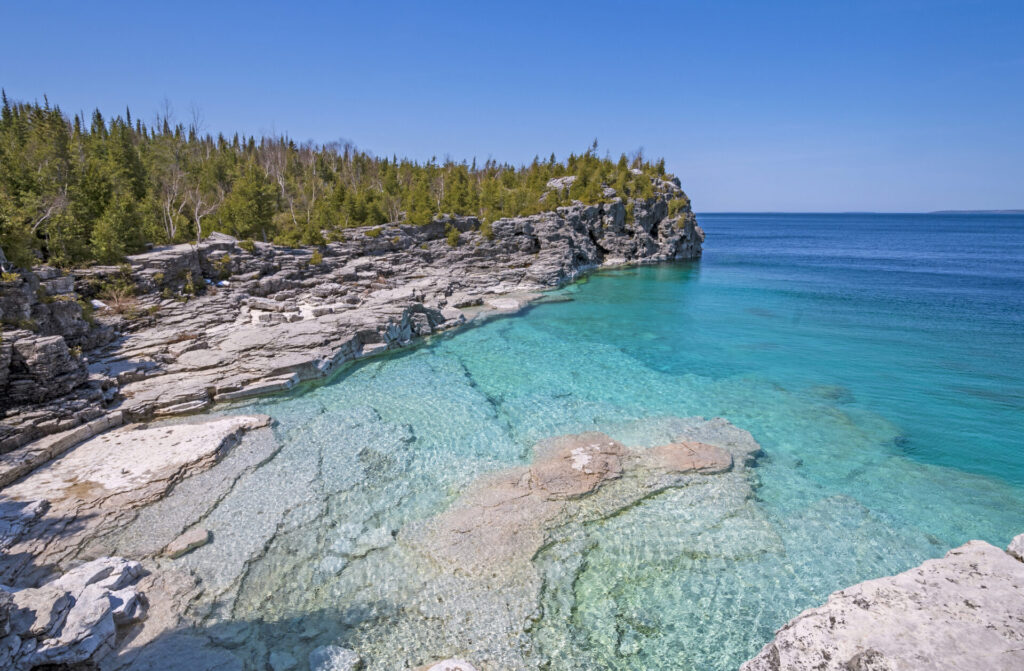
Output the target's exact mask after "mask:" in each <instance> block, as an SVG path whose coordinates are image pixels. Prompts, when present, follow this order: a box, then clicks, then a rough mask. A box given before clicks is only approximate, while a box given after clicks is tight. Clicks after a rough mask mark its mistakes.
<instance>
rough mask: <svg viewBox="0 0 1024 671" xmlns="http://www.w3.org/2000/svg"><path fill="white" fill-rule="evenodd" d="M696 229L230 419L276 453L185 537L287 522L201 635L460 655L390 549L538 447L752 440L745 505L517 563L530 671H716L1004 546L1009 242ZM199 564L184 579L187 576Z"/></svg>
mask: <svg viewBox="0 0 1024 671" xmlns="http://www.w3.org/2000/svg"><path fill="white" fill-rule="evenodd" d="M700 221H701V224H702V225H703V226H704V228H705V229H706V230H707V231H708V241H707V244H706V246H705V256H704V258H703V259H702V260H701V261H699V262H694V263H686V264H678V265H664V266H655V267H642V268H634V269H626V270H620V271H613V272H607V273H597V274H594V275H591V276H590V277H589V278H587V279H586V280H584V281H582V282H580V283H577V284H575V285H572V286H570V287H567V288H564V289H562V290H560V291H558V292H556V294H555V295H556V296H557V297H560V298H564V299H568V300H565V301H562V302H552V303H547V304H541V305H537V306H535V307H534V308H532V309H531V310H530V311H529V312H528V313H526V314H524V315H521V316H517V317H513V318H506V319H501V320H497V321H493V322H490V323H487V324H485V325H483V326H481V327H478V328H473V329H469V330H465V331H462V332H458V333H455V334H453V335H450V336H446V337H442V338H437V339H434V340H432V341H431V342H429V343H427V344H426V345H424V346H421V347H418V348H416V349H414V350H411V351H407V352H402V353H399V354H396V355H393V356H390V357H386V358H383V359H379V360H372V361H369V362H366V363H363V364H361V365H359V366H356V367H353V368H351V369H349V370H347V371H344V372H343V373H342V374H340V375H338V376H337V377H335V378H334V379H332V380H331V381H330V382H328V383H326V384H322V385H318V386H313V387H306V388H302V389H300V390H298V391H296V392H294V393H292V394H290V395H287V396H282V397H276V398H271V399H263V400H260V401H257V402H254V403H251V404H248V405H247V406H244V407H247V408H250V409H254V410H259V411H261V412H267V413H269V414H271V415H273V416H274V417H275V418H276V419H277V420H278V421H279V426H278V428H277V433H278V436H279V438H280V440H281V441H282V443H283V445H284V446H283V448H282V449H281V451H280V452H279V453H278V455H277V457H275V458H274V459H273V460H272V461H270V462H269V463H268V464H267V465H266V466H264V467H263V468H262V469H260V470H258V471H257V472H256V473H253V474H252V475H251V476H248V477H249V478H251V480H252V481H251V483H249V484H247V483H246V482H241V483H240V484H239V486H236V488H235V489H234V490H233V491H232V494H231V495H229V496H227V497H226V498H225V499H224V500H223V501H222V502H220V504H219V507H218V509H217V510H216V511H215V512H214V513H213V514H212V515H211V516H210V517H209V519H208V520H207V524H208V525H209V526H211V527H212V528H213V529H214V538H215V539H219V538H228V537H231V534H232V533H237V534H238V536H239V538H241V536H242V535H243V534H241V532H240V531H238V530H240V529H247V528H248V526H247V525H251V524H250V522H251V520H253V519H255V516H256V515H257V514H264V513H265V511H266V510H267V509H268V507H276V508H278V509H280V510H286V511H287V515H285V517H283V518H282V519H283V521H281V522H280V523H279V524H278V527H277V528H278V530H279V531H278V533H277V535H276V536H275V537H274V538H273V539H272V540H271V541H269V542H267V543H266V548H267V551H266V553H265V554H264V555H262V556H261V557H260V558H259V559H258V560H256V561H253V562H251V564H252V565H251V566H250V567H249V569H248V572H247V574H246V575H245V577H244V579H242V580H241V581H240V582H239V583H237V584H238V585H239V586H238V587H237V596H236V597H232V599H233V600H232V603H231V605H230V607H227V606H224V607H223V608H222V612H223V613H224V615H225V616H226V617H230V618H236V619H257V618H258V619H260V620H261V621H267V622H272V621H276V622H278V623H279V626H277V627H276V628H275V629H274V630H273V632H272V633H270V632H269V631H268V632H265V635H264V639H269V638H273V639H274V641H273V642H272V643H270V644H268V645H270V646H271V647H281V646H285V647H287V646H291V647H292V649H294V650H295V651H296V653H295V656H296V657H297V658H299V659H304V652H305V650H306V648H308V647H309V646H311V645H313V644H323V643H332V642H341V643H342V644H348V645H352V646H353V647H356V648H357V649H359V650H360V651H361V652H363V653H364V654H366V655H367V656H368V657H369V658H370V660H369V661H370V667H371V668H381V669H386V668H399V667H398V666H396V664H397V663H398V662H397V661H396V660H408V659H411V660H412V661H414V662H422V661H426V659H429V658H430V657H431V656H436V657H441V656H448V655H451V654H466V655H472V654H473V652H474V647H473V645H474V644H473V642H472V641H465V640H463V641H461V642H460V641H459V640H454V639H456V638H458V637H456V636H454V635H452V637H451V638H452V640H445V638H444V636H442V635H439V634H437V631H439V630H440V629H439V625H438V624H437V623H438V622H439V621H440V620H443V619H444V616H443V615H438V614H437V613H434V614H432V615H430V616H427V615H424V613H425V608H426V607H425V606H423V605H422V604H423V603H424V602H426V601H427V599H426V597H425V596H424V595H425V594H426V593H427V592H429V591H430V590H431V589H434V588H433V587H431V586H430V585H429V584H428V582H429V581H428V579H427V578H425V577H422V576H421V575H420V573H421V572H420V570H419V569H417V568H410V567H413V566H414V562H413V560H411V559H410V558H409V556H408V553H407V552H406V551H405V550H404V549H403V548H402V547H401V543H397V544H394V543H393V542H392V540H391V539H392V538H393V537H394V536H396V535H397V536H398V537H399V538H401V532H402V529H403V528H405V527H406V525H408V524H409V523H410V522H414V521H416V520H419V519H423V518H426V517H428V516H430V515H433V514H436V513H437V512H439V511H441V510H443V509H444V508H445V507H446V506H448V505H449V504H450V503H451V502H452V501H453V500H454V498H455V497H456V496H457V495H458V493H459V491H460V490H461V489H462V488H463V487H465V485H466V484H468V483H469V482H471V481H472V480H473V479H474V478H476V477H478V476H480V475H481V474H484V473H487V472H489V471H493V470H495V469H499V468H502V467H506V466H509V465H512V464H521V463H525V462H526V461H527V460H528V458H529V454H530V451H529V448H530V446H531V445H532V444H533V443H534V442H536V441H537V440H540V439H542V438H545V437H548V436H552V435H558V434H564V433H576V432H580V431H584V430H592V429H596V430H602V431H606V432H608V433H610V434H611V435H613V436H615V437H618V438H620V439H622V440H624V441H627V442H629V443H630V444H644V443H651V442H657V435H658V433H657V431H656V429H654V428H650V427H656V426H657V424H658V422H659V421H661V420H662V419H663V418H666V417H673V416H675V417H688V416H694V415H703V416H707V417H711V416H721V417H725V418H727V419H729V420H730V421H731V422H733V423H734V424H736V425H738V426H740V427H742V428H745V429H747V430H749V431H750V432H751V433H752V434H753V436H754V437H755V438H756V439H757V440H758V441H759V442H760V444H761V445H762V446H763V448H764V451H765V456H764V457H763V458H762V459H761V460H760V462H759V464H758V466H757V467H756V468H755V469H754V470H753V471H752V475H751V480H750V488H748V489H746V490H743V489H735V488H728V487H714V486H709V487H706V488H699V487H688V488H683V489H681V490H669V491H668V492H666V493H664V494H662V495H660V496H656V497H653V498H651V499H648V500H645V501H644V502H642V503H641V504H640V505H637V506H635V507H633V508H630V509H628V510H627V511H625V512H624V513H622V514H620V515H617V516H615V517H612V518H610V519H608V520H605V521H603V522H602V523H598V524H592V525H589V526H588V527H587V529H586V533H585V534H583V535H582V536H580V537H577V538H575V539H574V540H573V541H572V542H567V543H559V544H554V545H552V546H551V547H549V548H546V549H545V551H543V552H542V553H541V554H540V555H538V557H537V558H536V565H537V567H538V570H539V571H541V573H542V574H543V575H544V576H545V588H544V592H543V594H542V597H541V601H542V605H543V615H542V617H541V618H540V620H539V621H538V622H537V624H536V626H535V627H534V628H533V630H532V633H531V636H532V639H531V640H532V642H533V644H534V645H535V646H536V651H537V655H538V657H539V658H540V659H543V660H548V661H549V662H550V666H549V668H552V669H593V668H610V669H694V670H697V669H700V670H704V669H733V668H736V667H737V666H738V665H739V664H740V663H741V662H742V661H743V660H745V659H747V658H749V657H750V656H752V655H753V654H755V653H756V652H757V651H758V650H759V649H760V647H761V646H762V645H763V644H764V643H766V642H767V641H768V640H769V639H770V638H771V636H772V634H773V631H774V630H775V629H776V628H778V627H779V626H781V625H782V624H784V623H785V622H786V621H788V620H789V619H790V618H792V617H793V616H795V615H796V614H797V613H798V612H800V611H801V610H802V609H804V608H806V607H809V606H813V605H816V604H818V603H820V602H822V601H823V600H824V599H825V598H826V597H827V595H828V594H829V593H830V592H832V591H834V590H836V589H839V588H841V587H844V586H847V585H850V584H852V583H854V582H857V581H860V580H864V579H867V578H871V577H877V576H881V575H886V574H891V573H894V572H898V571H901V570H904V569H907V568H909V567H911V566H913V565H916V564H917V563H919V562H921V561H922V560H924V559H927V558H931V557H937V556H941V555H942V554H943V553H944V552H945V551H946V550H948V549H949V548H951V547H954V546H956V545H959V544H961V543H963V542H965V541H967V540H969V539H972V538H981V539H984V540H987V541H990V542H993V543H995V544H997V545H1005V544H1006V543H1007V542H1008V541H1009V540H1010V538H1011V537H1012V536H1014V535H1015V534H1016V533H1019V532H1024V514H1022V510H1024V508H1022V503H1024V453H1022V450H1024V440H1022V439H1021V436H1022V435H1024V217H1017V216H975V215H971V216H967V215H956V216H933V215H724V214H720V215H704V216H701V217H700ZM644 427H647V428H644ZM259 497H262V498H259ZM257 498H259V502H256V503H254V501H255V500H256V499H257ZM303 511H305V512H303ZM218 525H220V527H218ZM374 538H376V539H377V541H373V539H374ZM367 539H370V540H367ZM380 539H384V540H383V541H381V540H380ZM360 543H362V544H363V545H367V546H368V547H371V550H370V551H368V552H366V553H362V554H361V553H360V552H353V551H352V550H351V546H352V545H353V544H355V545H359V544H360ZM241 544H242V540H239V541H238V543H236V544H235V547H240V546H241ZM339 547H340V548H342V550H338V549H337V548H339ZM224 548H225V545H224V543H218V542H214V543H212V544H211V545H209V546H207V547H205V548H202V549H200V550H199V551H197V552H195V553H193V555H189V556H188V557H187V558H186V560H187V561H190V562H192V565H193V566H194V567H195V568H196V569H197V570H199V571H200V572H202V570H203V569H204V567H206V568H207V569H209V570H211V571H212V570H213V569H212V568H210V567H214V566H219V565H220V564H218V562H220V563H223V562H224V553H225V552H227V550H225V549H224ZM211 580H212V579H211ZM215 582H216V581H212V583H211V584H213V583H215ZM438 601H440V600H438ZM410 604H420V605H419V606H417V607H416V608H412V607H408V606H409V605H410ZM222 606H223V604H222ZM417 609H418V610H417ZM313 613H316V614H317V620H318V623H319V624H318V627H320V628H319V629H318V630H317V631H316V632H313V633H310V632H308V631H304V628H303V627H304V625H303V624H302V623H303V618H304V617H311V615H310V614H313ZM483 619H485V618H481V620H483ZM321 620H326V621H327V622H328V623H329V624H326V625H325V624H323V622H321ZM282 622H287V623H289V624H287V625H282V624H280V623H282ZM466 626H469V625H466ZM481 626H484V625H481ZM289 627H291V628H289ZM446 631H447V630H446ZM460 646H462V647H460ZM494 668H498V667H494Z"/></svg>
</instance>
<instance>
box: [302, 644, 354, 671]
mask: <svg viewBox="0 0 1024 671" xmlns="http://www.w3.org/2000/svg"><path fill="white" fill-rule="evenodd" d="M361 668H363V660H362V658H361V657H360V656H359V655H358V654H357V653H356V652H355V651H354V650H349V649H348V648H343V647H341V646H339V645H322V646H320V647H319V648H316V649H315V650H313V652H311V653H309V671H357V669H361Z"/></svg>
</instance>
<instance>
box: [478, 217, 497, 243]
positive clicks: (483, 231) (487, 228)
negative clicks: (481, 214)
mask: <svg viewBox="0 0 1024 671" xmlns="http://www.w3.org/2000/svg"><path fill="white" fill-rule="evenodd" d="M480 235H482V236H484V237H485V238H487V239H488V240H493V239H494V229H493V228H492V227H491V222H489V221H487V220H486V219H485V220H484V221H483V222H482V223H481V224H480Z"/></svg>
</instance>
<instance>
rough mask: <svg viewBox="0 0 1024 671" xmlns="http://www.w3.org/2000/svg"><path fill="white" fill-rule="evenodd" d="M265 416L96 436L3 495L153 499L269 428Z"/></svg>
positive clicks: (55, 502) (130, 429) (131, 427)
mask: <svg viewBox="0 0 1024 671" xmlns="http://www.w3.org/2000/svg"><path fill="white" fill-rule="evenodd" d="M270 421H271V420H270V418H269V417H268V416H266V415H240V416H235V417H223V418H219V419H214V420H211V421H206V422H201V423H195V424H173V425H161V426H153V427H150V426H148V425H145V424H141V425H140V424H134V425H129V426H124V427H121V428H119V429H115V430H113V431H109V432H107V433H103V434H100V435H98V436H94V437H93V438H90V439H88V440H86V441H84V442H82V443H81V444H79V445H78V446H77V447H75V448H74V449H72V450H70V451H69V452H67V453H66V454H65V455H64V456H62V457H60V458H59V459H57V460H55V461H53V462H52V463H50V464H48V465H47V466H46V467H45V468H42V469H39V470H37V471H36V472H34V473H32V474H30V475H29V476H27V477H26V478H24V479H23V480H21V481H20V482H17V483H15V484H13V485H11V486H9V487H7V488H6V489H5V490H4V495H5V497H6V498H10V499H19V500H29V499H40V498H42V499H46V500H48V501H50V504H51V506H53V507H59V505H60V503H61V502H64V501H80V502H83V503H90V502H96V501H100V500H103V499H109V498H110V497H112V496H117V495H121V496H126V497H129V498H131V499H140V498H141V499H147V500H148V499H150V498H152V496H153V494H154V491H153V490H155V489H156V490H159V492H158V493H159V494H162V493H163V492H164V491H166V490H167V489H168V487H169V486H170V485H172V484H173V482H176V481H178V480H180V479H181V478H182V477H184V476H185V475H186V474H188V473H190V472H194V471H195V470H197V469H201V468H202V467H203V466H204V465H212V464H213V463H214V462H215V461H216V459H217V458H218V456H219V455H220V453H221V451H222V450H224V449H225V448H227V447H230V446H231V445H233V444H234V443H235V442H236V441H237V439H238V438H239V436H240V435H241V433H242V432H243V431H245V430H247V429H255V428H259V427H262V426H267V425H268V424H269V423H270Z"/></svg>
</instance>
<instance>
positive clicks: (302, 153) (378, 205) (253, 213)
mask: <svg viewBox="0 0 1024 671" xmlns="http://www.w3.org/2000/svg"><path fill="white" fill-rule="evenodd" d="M664 171H665V166H664V161H663V160H659V161H657V162H656V163H650V162H648V161H646V160H645V159H644V157H643V155H642V153H640V152H637V154H636V155H635V156H634V157H632V158H627V157H626V156H625V155H623V156H621V157H620V158H619V159H618V161H617V162H616V161H613V160H611V159H609V158H600V157H598V155H597V142H596V141H595V142H594V144H593V146H591V147H590V148H589V149H588V150H587V151H586V152H584V153H583V154H582V155H579V156H576V155H570V156H569V157H568V159H566V160H565V161H561V162H560V161H557V160H556V159H555V156H554V155H553V154H552V155H551V157H550V158H549V159H547V160H541V159H539V158H535V159H534V160H533V161H532V162H531V163H530V164H529V165H525V166H520V167H515V166H512V165H509V164H501V163H497V162H495V161H492V160H489V161H487V162H486V163H484V164H482V165H479V164H477V162H476V161H475V160H474V161H473V162H472V163H466V162H454V161H451V160H446V161H444V162H443V163H439V162H437V161H436V160H434V159H431V160H430V161H427V162H426V163H418V162H415V161H411V160H409V159H404V158H403V159H399V158H397V157H394V156H393V157H391V158H387V157H376V156H371V155H369V154H367V153H364V152H361V151H359V150H357V149H356V148H354V147H353V146H352V145H348V144H345V145H339V144H337V143H334V144H327V145H322V146H319V145H312V144H301V145H300V144H296V143H295V142H294V141H292V140H290V139H288V138H287V137H273V138H271V137H265V138H261V139H257V138H255V137H248V138H245V137H240V136H239V135H237V134H235V135H234V136H233V137H231V138H230V139H229V138H227V137H225V136H224V135H218V136H217V137H213V136H212V135H209V134H202V133H201V132H200V129H199V128H198V127H197V126H196V125H195V124H192V125H189V126H185V125H183V124H180V123H174V122H173V120H172V119H171V118H170V117H169V116H167V115H165V116H163V117H158V118H157V120H156V121H155V122H154V123H153V125H151V126H147V125H146V124H144V123H142V121H140V120H138V119H133V117H132V115H131V112H130V111H126V112H125V115H124V116H123V117H122V116H117V117H115V118H113V119H109V120H107V119H105V118H104V117H103V115H102V114H100V112H99V111H98V110H97V111H95V112H93V114H92V116H91V118H90V119H84V118H82V117H80V116H79V115H77V114H76V115H74V116H73V117H71V118H68V116H66V115H65V114H64V113H63V112H62V111H61V109H60V108H59V107H54V106H51V105H50V104H49V102H48V101H47V100H46V99H45V98H44V101H43V104H42V105H40V104H38V103H20V102H12V101H10V100H8V99H7V96H6V94H4V95H3V109H2V112H0V248H2V249H3V251H4V252H5V253H6V255H7V258H8V259H9V261H10V262H11V263H12V264H13V265H14V266H15V267H28V266H30V265H32V264H34V263H37V262H39V261H47V262H49V263H52V264H55V265H58V266H62V267H68V266H77V265H84V264H90V263H97V262H98V263H118V262H120V261H122V260H123V259H124V257H125V256H126V255H127V254H132V253H136V252H139V251H141V250H142V249H144V246H145V244H146V243H155V244H166V243H175V242H187V241H195V240H197V239H200V238H201V237H203V236H205V235H208V234H209V233H211V232H213V231H222V232H224V233H228V234H230V235H234V236H236V237H239V238H242V239H244V240H246V241H247V242H246V243H245V244H244V246H243V248H244V249H246V250H247V251H251V250H252V248H253V247H252V242H251V241H252V240H263V241H272V242H276V243H279V244H285V245H299V244H301V245H319V244H324V243H325V242H327V241H328V240H339V239H344V236H343V235H342V234H341V232H340V231H341V230H342V229H345V228H349V227H353V226H375V227H377V226H380V225H382V224H384V223H387V222H404V223H408V224H416V225H423V224H427V223H429V222H430V221H432V220H433V219H434V218H435V217H436V216H438V215H439V214H442V213H447V214H459V215H475V216H477V217H479V218H480V220H481V221H482V222H484V224H488V223H489V222H491V221H493V220H495V219H498V218H501V217H506V216H518V215H524V214H534V213H537V212H541V211H544V210H550V209H553V208H555V207H558V206H560V205H566V204H568V203H570V202H571V201H573V200H583V201H585V202H598V201H601V200H604V199H605V198H606V196H605V195H604V187H605V186H610V187H612V188H614V189H615V190H616V192H617V194H618V195H620V196H624V197H633V198H640V197H650V196H652V195H653V187H652V185H651V181H650V179H649V178H650V177H652V176H662V177H667V175H665V172H664ZM638 173H639V174H638ZM569 175H574V176H576V180H575V182H574V183H572V184H571V185H568V186H566V187H565V188H562V189H555V190H551V191H549V190H548V188H547V182H548V180H549V179H551V178H555V177H566V176H569ZM374 230H377V231H379V229H374ZM378 234H379V233H378ZM371 237H374V235H372V234H371Z"/></svg>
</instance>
